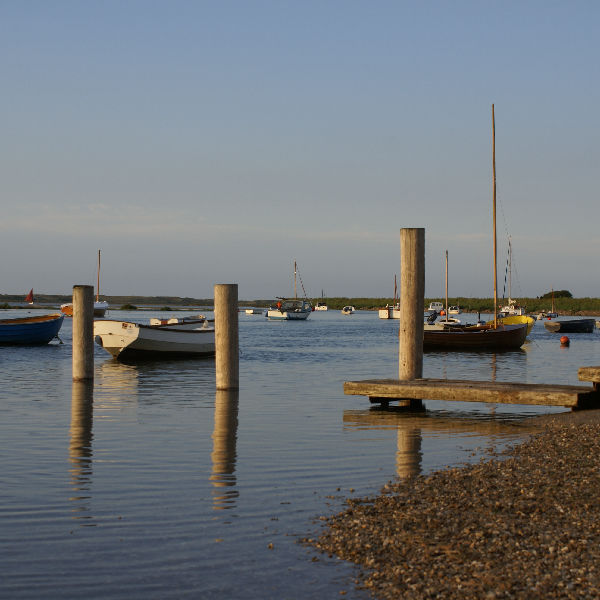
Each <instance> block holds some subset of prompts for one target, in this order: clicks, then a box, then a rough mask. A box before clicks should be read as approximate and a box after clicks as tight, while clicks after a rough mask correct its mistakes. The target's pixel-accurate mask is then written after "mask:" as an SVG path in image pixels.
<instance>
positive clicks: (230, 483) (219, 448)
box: [210, 390, 239, 510]
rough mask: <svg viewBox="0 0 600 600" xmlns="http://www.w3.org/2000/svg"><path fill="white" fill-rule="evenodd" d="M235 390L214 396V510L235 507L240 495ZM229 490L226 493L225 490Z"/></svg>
mask: <svg viewBox="0 0 600 600" xmlns="http://www.w3.org/2000/svg"><path fill="white" fill-rule="evenodd" d="M238 407H239V391H238V390H217V391H216V394H215V425H214V429H213V434H212V440H213V451H212V453H211V455H210V457H211V461H212V474H211V476H210V481H211V483H212V485H213V488H214V489H213V508H214V509H215V510H224V509H228V508H234V507H235V501H236V498H237V497H238V496H239V492H238V490H237V489H235V485H236V483H237V481H236V477H235V463H236V458H237V430H238ZM228 488H229V489H228Z"/></svg>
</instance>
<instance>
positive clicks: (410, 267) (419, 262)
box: [398, 228, 425, 381]
mask: <svg viewBox="0 0 600 600" xmlns="http://www.w3.org/2000/svg"><path fill="white" fill-rule="evenodd" d="M424 302H425V229H423V228H413V229H401V230H400V330H399V334H398V335H399V345H400V350H399V369H398V379H400V380H401V381H403V380H410V379H420V378H422V377H423V312H424V308H425V307H424Z"/></svg>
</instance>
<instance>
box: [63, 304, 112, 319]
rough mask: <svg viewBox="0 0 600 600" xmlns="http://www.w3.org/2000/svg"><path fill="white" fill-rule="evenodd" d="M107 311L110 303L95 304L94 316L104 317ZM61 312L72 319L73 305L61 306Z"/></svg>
mask: <svg viewBox="0 0 600 600" xmlns="http://www.w3.org/2000/svg"><path fill="white" fill-rule="evenodd" d="M107 310H108V302H94V316H95V317H103V316H104V315H105V314H106V311H107ZM60 312H61V313H62V314H63V315H65V316H67V317H72V316H73V304H72V303H70V302H69V303H68V304H61V305H60Z"/></svg>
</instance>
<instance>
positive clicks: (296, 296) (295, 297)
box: [294, 261, 298, 300]
mask: <svg viewBox="0 0 600 600" xmlns="http://www.w3.org/2000/svg"><path fill="white" fill-rule="evenodd" d="M297 298H298V294H297V293H296V261H294V300H296V299H297Z"/></svg>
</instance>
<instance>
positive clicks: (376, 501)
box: [309, 411, 600, 599]
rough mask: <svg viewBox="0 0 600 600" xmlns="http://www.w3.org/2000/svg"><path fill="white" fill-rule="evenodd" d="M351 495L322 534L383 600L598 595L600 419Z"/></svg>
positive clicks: (551, 426)
mask: <svg viewBox="0 0 600 600" xmlns="http://www.w3.org/2000/svg"><path fill="white" fill-rule="evenodd" d="M542 427H543V430H542V432H541V433H539V434H537V435H536V436H535V437H532V438H531V439H529V440H528V441H526V442H525V443H523V444H521V445H519V446H517V447H515V448H513V449H511V450H510V451H508V452H506V453H504V455H502V456H497V457H494V458H492V459H491V460H482V461H481V462H480V463H478V464H475V465H470V466H466V467H461V468H452V469H447V470H444V471H439V472H436V473H433V474H431V475H428V476H417V477H411V478H409V479H406V480H403V481H401V482H399V483H389V484H388V485H386V486H385V487H384V489H383V490H382V493H381V495H379V496H376V497H369V498H357V499H349V500H347V508H346V510H344V511H343V512H342V513H340V514H338V515H334V516H332V517H329V518H328V519H327V520H326V527H325V529H324V530H323V532H322V533H321V535H320V537H319V538H318V539H317V540H310V542H309V543H311V544H313V545H315V546H316V547H317V548H319V549H320V550H322V551H323V552H326V553H329V554H330V555H336V556H338V557H339V558H342V559H345V560H348V561H352V562H354V563H356V564H357V565H358V567H359V572H360V575H359V581H360V585H361V586H364V587H366V588H367V589H368V590H370V592H371V593H372V594H373V595H374V596H375V597H378V598H527V599H529V598H598V597H600V418H599V416H597V415H596V412H595V411H594V412H593V413H592V412H588V413H587V414H585V413H584V412H582V413H571V414H568V413H567V414H565V415H561V416H559V417H556V418H551V419H547V420H546V422H544V421H542Z"/></svg>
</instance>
